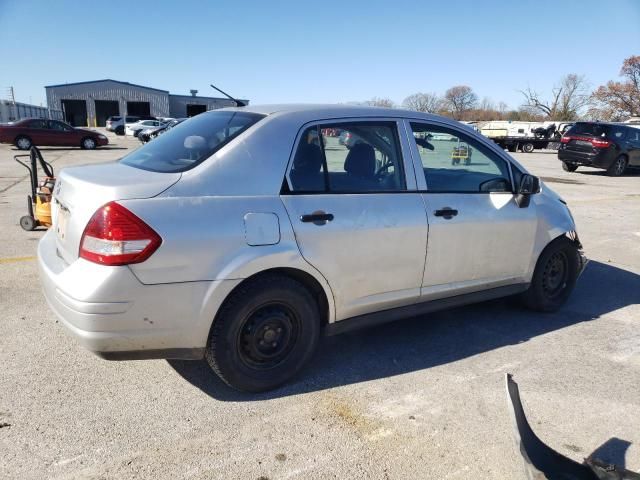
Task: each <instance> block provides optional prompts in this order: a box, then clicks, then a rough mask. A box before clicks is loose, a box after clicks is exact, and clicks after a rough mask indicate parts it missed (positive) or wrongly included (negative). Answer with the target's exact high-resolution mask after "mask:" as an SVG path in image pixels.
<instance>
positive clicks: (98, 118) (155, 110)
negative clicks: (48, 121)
mask: <svg viewBox="0 0 640 480" xmlns="http://www.w3.org/2000/svg"><path fill="white" fill-rule="evenodd" d="M44 88H45V90H46V91H47V105H48V106H49V108H50V109H53V110H61V111H62V112H64V118H65V120H66V121H67V122H69V123H70V124H71V125H74V126H90V127H103V126H105V124H106V121H107V118H109V117H111V116H117V115H124V114H125V113H126V114H127V115H137V116H149V115H150V116H154V117H172V118H183V117H192V116H194V115H197V114H198V113H201V112H205V111H207V110H214V109H216V108H222V107H229V106H235V104H234V102H233V101H231V100H229V99H228V98H218V97H198V96H196V94H197V90H191V95H173V94H171V93H169V92H168V91H167V90H159V89H157V88H151V87H145V86H143V85H135V84H133V83H128V82H119V81H117V80H110V79H105V80H93V81H89V82H77V83H65V84H62V85H49V86H46V87H44ZM242 101H243V102H245V103H246V104H248V103H249V101H248V100H245V99H242Z"/></svg>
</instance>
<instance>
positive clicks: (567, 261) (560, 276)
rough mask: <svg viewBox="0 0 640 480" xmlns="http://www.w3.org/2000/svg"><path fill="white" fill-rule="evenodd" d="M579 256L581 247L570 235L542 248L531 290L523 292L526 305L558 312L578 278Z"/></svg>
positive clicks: (542, 310) (541, 310)
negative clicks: (579, 247) (570, 238)
mask: <svg viewBox="0 0 640 480" xmlns="http://www.w3.org/2000/svg"><path fill="white" fill-rule="evenodd" d="M579 267H580V257H579V253H578V247H577V246H576V244H575V243H574V242H572V241H571V240H569V239H568V238H567V237H565V236H562V237H559V238H557V239H555V240H554V241H552V242H551V243H550V244H549V245H547V247H546V248H545V249H544V250H543V251H542V253H541V254H540V257H539V258H538V262H537V263H536V268H535V271H534V272H533V278H532V280H531V285H530V286H529V289H528V290H527V291H526V292H524V294H523V295H522V300H523V303H524V304H525V306H527V307H528V308H530V309H531V310H537V311H539V312H555V311H556V310H558V309H559V308H560V307H562V305H564V303H565V302H566V301H567V299H568V298H569V296H570V295H571V292H572V291H573V288H574V287H575V284H576V280H577V279H578V269H579Z"/></svg>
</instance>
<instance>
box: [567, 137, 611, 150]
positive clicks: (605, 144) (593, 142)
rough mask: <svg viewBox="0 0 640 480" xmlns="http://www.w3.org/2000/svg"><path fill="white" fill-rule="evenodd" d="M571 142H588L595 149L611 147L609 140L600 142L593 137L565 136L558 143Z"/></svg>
mask: <svg viewBox="0 0 640 480" xmlns="http://www.w3.org/2000/svg"><path fill="white" fill-rule="evenodd" d="M571 140H580V141H582V142H589V143H590V144H591V145H592V146H594V147H595V148H607V147H610V146H611V145H613V143H612V142H611V141H609V140H601V139H599V138H593V137H579V136H573V137H572V136H567V135H565V136H564V137H562V138H561V139H560V143H569V142H570V141H571Z"/></svg>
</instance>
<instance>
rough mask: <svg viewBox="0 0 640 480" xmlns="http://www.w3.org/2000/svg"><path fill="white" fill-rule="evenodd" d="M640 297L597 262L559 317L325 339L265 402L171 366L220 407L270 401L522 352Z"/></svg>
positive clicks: (474, 308) (500, 307) (204, 369)
mask: <svg viewBox="0 0 640 480" xmlns="http://www.w3.org/2000/svg"><path fill="white" fill-rule="evenodd" d="M639 291H640V275H638V274H635V273H633V272H629V271H627V270H623V269H620V268H617V267H614V266H612V265H608V264H606V263H600V262H594V261H592V262H590V263H589V264H588V265H587V268H586V270H585V272H584V273H583V274H582V276H581V278H580V279H579V280H578V284H577V286H576V289H575V291H574V292H573V294H572V296H571V298H570V299H569V301H568V302H567V304H566V305H565V306H564V307H563V308H562V309H561V310H560V311H558V312H556V313H552V314H543V313H537V312H531V311H528V310H525V309H524V308H522V307H520V306H519V304H518V303H517V302H514V301H512V299H501V300H495V301H489V302H485V303H482V304H476V305H470V306H466V307H460V308H455V309H451V310H446V311H442V312H438V313H433V314H429V315H424V316H420V317H414V318H411V319H407V320H402V321H398V322H393V323H389V324H385V325H381V326H377V327H373V328H369V329H364V330H359V331H356V332H351V333H346V334H343V335H338V336H335V337H326V338H322V339H321V342H320V345H319V348H318V353H317V354H316V356H315V358H314V359H313V360H312V362H311V364H310V365H309V366H308V367H307V368H305V369H304V370H303V371H302V373H301V374H300V375H299V376H298V377H297V378H296V379H295V380H293V381H292V382H290V383H289V384H287V385H285V386H283V387H281V388H279V389H276V390H274V391H271V392H267V393H262V394H245V393H240V392H237V391H235V390H233V389H231V388H229V387H228V386H226V385H225V384H224V383H223V382H222V381H221V380H220V379H219V378H218V377H217V376H215V375H214V374H213V372H212V371H211V370H210V369H209V367H208V365H207V364H206V363H205V362H204V361H192V362H190V361H178V360H171V361H169V364H170V365H171V366H172V367H173V368H174V369H175V370H176V372H178V373H179V374H180V375H181V376H182V377H183V378H184V379H185V380H187V381H188V382H190V383H191V384H192V385H194V386H195V387H197V388H199V389H200V390H202V391H203V392H204V393H206V394H207V395H210V396H211V397H213V398H215V399H217V400H221V401H257V400H267V399H272V398H278V397H286V396H290V395H297V394H303V393H308V392H313V391H319V390H325V389H328V388H332V387H336V386H340V385H348V384H353V383H359V382H365V381H369V380H375V379H378V378H385V377H391V376H395V375H401V374H404V373H408V372H413V371H417V370H423V369H426V368H431V367H434V366H438V365H442V364H446V363H450V362H455V361H458V360H461V359H464V358H467V357H471V356H473V355H477V354H480V353H483V352H487V351H491V350H494V349H496V348H501V347H504V346H507V345H517V344H519V343H522V342H526V341H527V340H529V339H531V338H534V337H537V336H538V335H543V334H546V333H549V332H552V331H554V330H559V329H562V328H565V327H568V326H571V325H574V324H577V323H580V322H586V321H590V320H594V319H597V318H599V317H601V316H602V315H606V314H608V313H610V312H613V311H615V310H618V309H620V308H623V307H626V306H628V305H633V304H637V303H638V300H639V297H638V292H639Z"/></svg>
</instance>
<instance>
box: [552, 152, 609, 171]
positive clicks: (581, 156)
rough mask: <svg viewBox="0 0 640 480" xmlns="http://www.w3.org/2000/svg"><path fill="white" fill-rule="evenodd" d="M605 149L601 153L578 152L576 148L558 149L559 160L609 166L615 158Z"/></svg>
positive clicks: (578, 163)
mask: <svg viewBox="0 0 640 480" xmlns="http://www.w3.org/2000/svg"><path fill="white" fill-rule="evenodd" d="M609 157H610V155H608V154H607V152H605V151H603V152H600V153H588V152H577V151H574V150H563V149H560V150H558V160H560V161H562V162H565V163H569V164H572V165H584V166H587V167H595V168H609V167H610V166H611V163H612V162H613V158H609Z"/></svg>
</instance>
